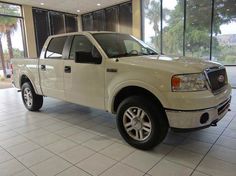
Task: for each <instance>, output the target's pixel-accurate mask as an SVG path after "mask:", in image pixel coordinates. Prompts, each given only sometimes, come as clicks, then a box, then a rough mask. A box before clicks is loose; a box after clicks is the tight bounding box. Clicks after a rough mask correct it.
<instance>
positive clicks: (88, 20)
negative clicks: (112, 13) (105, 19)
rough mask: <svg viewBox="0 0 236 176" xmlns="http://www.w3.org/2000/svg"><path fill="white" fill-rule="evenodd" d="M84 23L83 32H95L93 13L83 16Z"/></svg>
mask: <svg viewBox="0 0 236 176" xmlns="http://www.w3.org/2000/svg"><path fill="white" fill-rule="evenodd" d="M82 22H83V30H84V31H92V30H93V14H92V13H88V14H86V15H82Z"/></svg>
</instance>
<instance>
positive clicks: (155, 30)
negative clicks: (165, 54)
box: [143, 0, 161, 49]
mask: <svg viewBox="0 0 236 176" xmlns="http://www.w3.org/2000/svg"><path fill="white" fill-rule="evenodd" d="M143 12H144V31H143V32H144V33H143V34H144V36H143V37H144V41H145V42H146V43H147V44H149V45H150V46H152V47H154V48H156V49H158V48H160V34H161V25H160V24H161V8H160V0H143Z"/></svg>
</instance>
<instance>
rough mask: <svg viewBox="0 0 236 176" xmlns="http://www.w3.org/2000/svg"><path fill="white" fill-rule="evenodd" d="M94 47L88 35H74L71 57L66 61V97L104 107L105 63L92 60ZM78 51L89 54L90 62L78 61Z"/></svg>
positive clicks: (70, 99)
mask: <svg viewBox="0 0 236 176" xmlns="http://www.w3.org/2000/svg"><path fill="white" fill-rule="evenodd" d="M94 48H95V46H94V45H93V44H92V43H91V41H90V40H89V39H88V38H87V37H86V36H84V35H76V36H75V37H74V39H73V42H72V47H71V50H70V54H69V58H68V60H65V61H64V68H65V72H64V87H65V98H66V100H67V101H70V102H74V103H77V104H81V105H85V106H91V107H95V108H99V109H104V99H105V97H104V79H105V78H104V77H105V76H104V65H103V62H101V63H97V64H95V63H91V62H90V61H91V58H90V57H89V56H91V55H92V54H91V53H92V50H93V49H94ZM95 49H96V48H95ZM96 51H97V50H96ZM97 52H98V51H97ZM76 53H84V55H86V56H88V62H87V63H86V60H84V63H76V62H75V58H76V57H77V56H76V55H77V54H76ZM98 54H99V55H100V53H98Z"/></svg>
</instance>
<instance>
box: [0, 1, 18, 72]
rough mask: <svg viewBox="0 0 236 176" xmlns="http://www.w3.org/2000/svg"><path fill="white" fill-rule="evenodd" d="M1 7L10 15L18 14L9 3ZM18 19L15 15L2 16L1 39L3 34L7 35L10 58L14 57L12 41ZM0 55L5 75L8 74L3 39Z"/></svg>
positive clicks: (0, 25)
mask: <svg viewBox="0 0 236 176" xmlns="http://www.w3.org/2000/svg"><path fill="white" fill-rule="evenodd" d="M1 8H3V9H4V10H5V11H7V12H8V14H10V15H13V16H16V15H18V11H17V9H16V8H14V7H12V6H10V5H8V4H3V5H2V7H1ZM17 20H18V19H17V18H13V17H4V16H0V39H2V37H3V34H5V35H6V39H7V48H8V54H9V59H11V58H13V57H14V56H13V48H12V41H11V34H12V33H13V32H14V31H15V30H16V28H17ZM0 57H1V62H2V69H3V73H4V76H6V66H5V59H4V54H3V48H2V41H1V40H0ZM7 67H8V65H7Z"/></svg>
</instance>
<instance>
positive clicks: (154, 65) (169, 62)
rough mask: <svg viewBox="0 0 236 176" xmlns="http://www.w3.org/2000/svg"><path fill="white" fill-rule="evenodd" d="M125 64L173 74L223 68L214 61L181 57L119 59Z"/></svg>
mask: <svg viewBox="0 0 236 176" xmlns="http://www.w3.org/2000/svg"><path fill="white" fill-rule="evenodd" d="M119 62H120V63H123V64H128V65H133V66H137V67H146V68H151V69H159V70H163V71H168V72H171V73H175V74H179V73H199V72H202V71H203V70H204V69H206V68H209V67H219V66H222V65H221V64H219V63H216V62H212V61H204V60H202V59H199V58H189V57H179V56H166V55H159V56H132V57H122V58H119Z"/></svg>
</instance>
